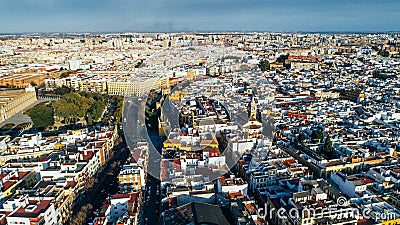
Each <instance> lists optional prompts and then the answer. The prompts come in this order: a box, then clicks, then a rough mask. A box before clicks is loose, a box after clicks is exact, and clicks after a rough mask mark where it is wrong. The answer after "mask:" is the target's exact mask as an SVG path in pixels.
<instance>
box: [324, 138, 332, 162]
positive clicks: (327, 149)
mask: <svg viewBox="0 0 400 225" xmlns="http://www.w3.org/2000/svg"><path fill="white" fill-rule="evenodd" d="M321 153H322V155H324V156H325V157H326V158H328V159H332V157H333V147H332V142H331V138H330V136H329V135H328V136H327V137H326V139H325V143H324V146H322V150H321Z"/></svg>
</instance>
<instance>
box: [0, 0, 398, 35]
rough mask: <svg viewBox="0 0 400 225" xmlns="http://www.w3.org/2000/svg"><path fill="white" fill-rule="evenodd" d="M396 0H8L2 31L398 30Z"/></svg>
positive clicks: (0, 15)
mask: <svg viewBox="0 0 400 225" xmlns="http://www.w3.org/2000/svg"><path fill="white" fill-rule="evenodd" d="M399 11H400V2H399V1H396V0H381V1H373V0H363V1H362V0H350V1H345V0H336V1H318V0H286V1H270V0H248V1H246V2H244V1H240V0H203V1H185V0H153V1H130V0H113V1H110V0H97V1H95V0H85V1H79V0H64V1H61V0H4V2H3V3H2V7H1V9H0V19H1V20H0V33H2V34H5V33H6V34H12V33H56V32H59V33H71V32H78V33H79V32H101V33H104V32H184V31H185V32H194V31H198V32H201V31H210V32H211V31H214V32H218V31H220V32H229V31H238V32H321V33H326V32H337V33H340V32H342V33H349V32H361V33H375V32H376V33H381V32H396V31H400V25H399V23H398V21H400V13H398V12H399Z"/></svg>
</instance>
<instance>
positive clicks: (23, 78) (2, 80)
mask: <svg viewBox="0 0 400 225" xmlns="http://www.w3.org/2000/svg"><path fill="white" fill-rule="evenodd" d="M44 79H45V74H39V73H22V74H12V75H3V76H1V77H0V86H3V87H17V88H26V87H28V86H29V84H31V83H35V84H36V85H40V84H44Z"/></svg>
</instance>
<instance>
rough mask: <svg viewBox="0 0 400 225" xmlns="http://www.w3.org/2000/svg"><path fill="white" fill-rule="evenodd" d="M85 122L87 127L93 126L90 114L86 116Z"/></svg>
mask: <svg viewBox="0 0 400 225" xmlns="http://www.w3.org/2000/svg"><path fill="white" fill-rule="evenodd" d="M87 121H88V125H89V126H92V125H93V118H92V114H90V113H88V115H87Z"/></svg>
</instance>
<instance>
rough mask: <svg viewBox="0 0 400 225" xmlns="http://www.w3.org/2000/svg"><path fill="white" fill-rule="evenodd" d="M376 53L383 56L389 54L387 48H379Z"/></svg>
mask: <svg viewBox="0 0 400 225" xmlns="http://www.w3.org/2000/svg"><path fill="white" fill-rule="evenodd" d="M378 54H379V55H381V56H383V57H389V55H390V54H389V52H388V51H387V50H379V52H378Z"/></svg>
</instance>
